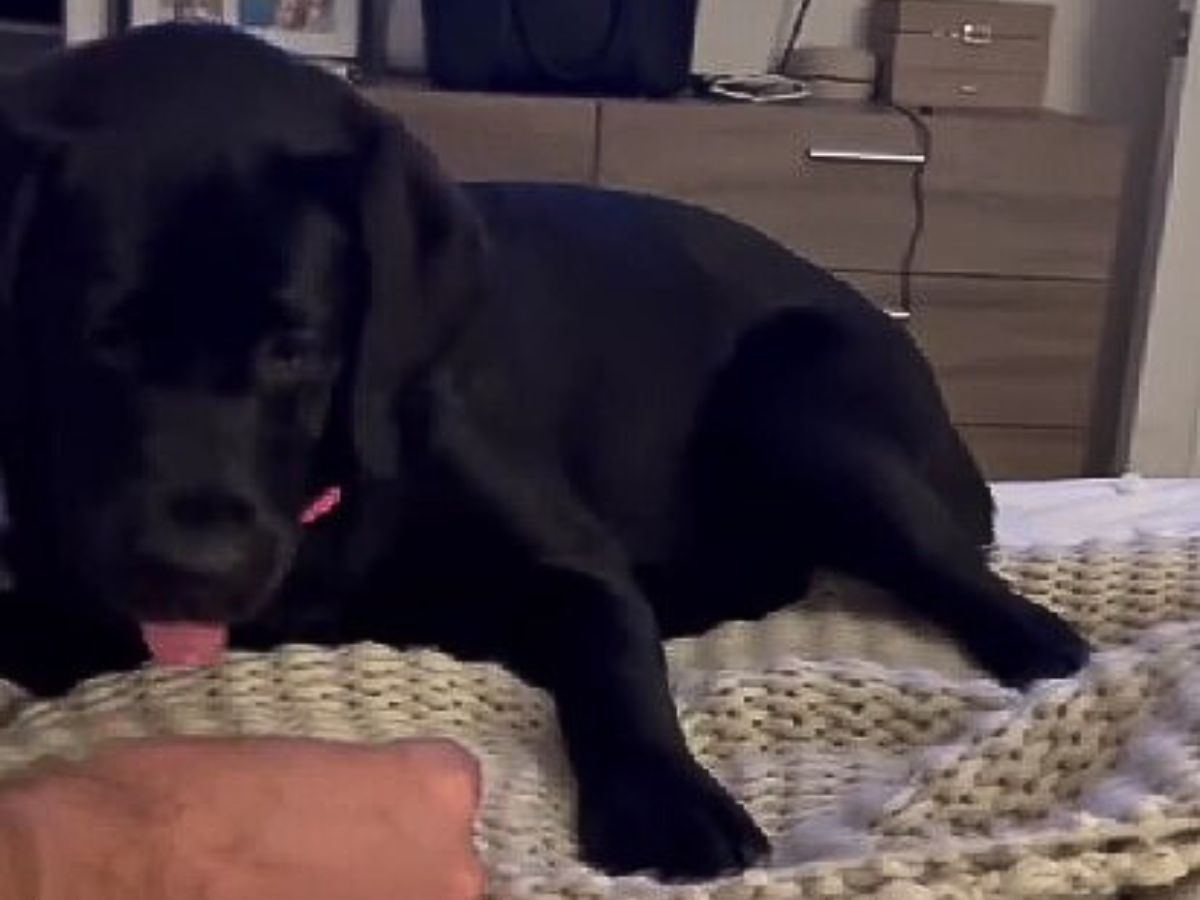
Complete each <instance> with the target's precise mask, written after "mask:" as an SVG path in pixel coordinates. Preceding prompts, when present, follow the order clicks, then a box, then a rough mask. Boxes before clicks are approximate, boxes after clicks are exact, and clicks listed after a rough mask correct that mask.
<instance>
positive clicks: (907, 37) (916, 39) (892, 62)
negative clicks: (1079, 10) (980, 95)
mask: <svg viewBox="0 0 1200 900" xmlns="http://www.w3.org/2000/svg"><path fill="white" fill-rule="evenodd" d="M890 37H891V40H892V41H893V43H892V44H891V45H890V47H888V49H887V52H888V54H889V60H888V63H889V67H890V68H891V69H892V70H893V71H896V72H905V71H910V70H914V69H924V70H931V71H937V70H942V71H956V72H966V73H969V72H974V73H977V74H978V73H983V72H1009V73H1018V72H1019V73H1024V74H1026V75H1034V76H1038V78H1039V80H1041V81H1042V82H1043V83H1044V82H1045V80H1046V66H1047V63H1048V62H1049V52H1050V42H1049V41H1048V40H1046V39H1041V38H1019V39H997V40H994V41H993V42H992V43H990V44H983V45H979V46H975V45H971V44H966V43H963V42H962V41H961V40H955V39H953V38H950V37H945V36H939V35H934V34H917V33H911V34H897V35H891V36H890Z"/></svg>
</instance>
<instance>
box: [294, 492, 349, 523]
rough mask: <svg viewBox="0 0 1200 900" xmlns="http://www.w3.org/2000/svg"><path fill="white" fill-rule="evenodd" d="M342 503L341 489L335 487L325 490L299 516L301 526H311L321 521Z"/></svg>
mask: <svg viewBox="0 0 1200 900" xmlns="http://www.w3.org/2000/svg"><path fill="white" fill-rule="evenodd" d="M341 502H342V489H341V488H340V487H338V486H336V485H334V486H333V487H328V488H325V490H323V491H322V492H321V493H320V494H318V495H317V499H316V500H314V501H313V502H312V503H310V504H309V505H308V509H306V510H304V512H303V513H301V515H300V524H301V525H312V524H315V523H316V522H319V521H321V519H324V518H325V517H326V516H328V515H329V514H330V513H332V512H333V511H334V510H335V509H337V507H338V504H340V503H341Z"/></svg>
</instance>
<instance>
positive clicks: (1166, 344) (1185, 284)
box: [1131, 33, 1200, 477]
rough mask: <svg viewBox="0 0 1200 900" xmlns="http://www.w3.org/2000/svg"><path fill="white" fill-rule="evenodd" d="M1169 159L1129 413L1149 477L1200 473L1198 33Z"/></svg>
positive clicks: (1136, 452)
mask: <svg viewBox="0 0 1200 900" xmlns="http://www.w3.org/2000/svg"><path fill="white" fill-rule="evenodd" d="M1182 80H1183V86H1182V90H1181V97H1180V105H1179V116H1178V133H1177V140H1176V143H1175V146H1174V153H1173V155H1172V156H1171V157H1170V159H1169V160H1168V167H1167V168H1168V185H1169V190H1168V192H1167V198H1166V203H1165V209H1164V211H1163V221H1162V243H1161V245H1160V247H1159V248H1158V252H1157V254H1155V255H1154V257H1153V258H1152V260H1151V269H1150V271H1149V272H1148V273H1147V281H1148V282H1149V285H1150V292H1151V296H1152V298H1153V305H1152V307H1151V310H1150V312H1151V315H1150V321H1149V330H1148V334H1147V339H1146V353H1145V358H1144V362H1143V364H1142V367H1141V370H1140V379H1139V384H1138V403H1137V407H1136V410H1135V413H1134V416H1133V438H1132V452H1131V455H1132V461H1133V464H1134V465H1135V466H1136V467H1137V469H1138V470H1139V471H1143V472H1146V473H1147V474H1151V475H1174V476H1183V475H1189V476H1193V477H1195V476H1197V475H1200V352H1198V351H1197V347H1198V346H1200V302H1198V300H1200V259H1197V254H1196V248H1197V246H1200V35H1197V34H1196V33H1193V36H1192V54H1191V57H1190V58H1189V59H1188V60H1187V63H1186V66H1185V68H1184V72H1183V78H1182Z"/></svg>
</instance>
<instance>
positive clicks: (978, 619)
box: [763, 425, 1088, 686]
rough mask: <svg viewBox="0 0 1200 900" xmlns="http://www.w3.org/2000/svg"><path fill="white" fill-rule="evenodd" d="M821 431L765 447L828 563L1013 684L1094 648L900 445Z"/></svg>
mask: <svg viewBox="0 0 1200 900" xmlns="http://www.w3.org/2000/svg"><path fill="white" fill-rule="evenodd" d="M822 429H823V430H820V431H817V432H816V433H814V432H813V430H811V429H806V430H805V431H804V433H803V435H802V436H801V435H799V434H796V435H793V436H792V438H791V439H785V440H782V441H776V442H774V443H773V445H772V446H771V447H770V448H763V449H764V452H765V454H769V465H770V468H771V471H772V477H773V478H774V479H776V481H777V483H778V484H779V487H780V489H781V490H782V489H784V485H787V488H786V490H787V492H788V494H789V496H791V498H792V499H793V502H794V503H795V504H796V509H797V511H798V513H799V514H800V515H802V516H803V517H804V519H805V520H806V523H807V524H806V527H805V529H804V530H805V533H806V534H807V535H808V536H809V539H810V540H811V541H812V542H813V544H814V550H815V553H816V555H817V558H818V560H819V561H820V562H822V563H825V564H827V565H829V566H830V567H831V568H835V569H840V570H842V571H845V572H848V573H851V574H855V575H859V576H861V577H863V578H866V579H867V580H869V581H872V582H874V583H876V584H878V585H879V586H881V587H884V588H886V589H889V590H891V591H892V592H894V593H895V594H897V595H898V596H899V597H900V598H902V599H903V600H904V601H906V602H907V603H908V604H910V605H911V606H912V607H914V608H915V609H916V610H917V611H919V612H920V613H922V614H923V615H925V616H927V617H928V618H930V619H931V620H933V621H934V622H936V623H937V624H939V625H941V626H942V627H944V628H945V629H947V630H948V631H949V632H950V633H951V634H952V635H953V636H954V637H955V638H956V639H957V640H958V641H959V642H960V643H961V644H962V645H963V647H964V648H965V649H966V650H967V651H968V652H970V653H971V654H972V655H973V656H974V657H975V658H976V659H977V660H978V662H979V663H980V664H982V665H983V666H984V667H985V668H986V669H987V670H988V671H990V672H991V673H992V674H993V675H995V676H996V677H997V678H999V679H1000V680H1001V681H1003V682H1004V683H1005V684H1009V685H1014V686H1023V685H1026V684H1028V683H1029V682H1031V681H1035V680H1037V679H1040V678H1053V677H1062V676H1066V675H1069V674H1072V673H1073V672H1075V671H1076V670H1077V669H1078V668H1079V667H1080V666H1081V665H1083V663H1084V662H1085V660H1086V659H1087V655H1088V647H1087V645H1086V643H1085V642H1084V641H1083V640H1082V639H1081V638H1080V637H1079V636H1078V635H1077V634H1076V633H1075V631H1074V630H1073V629H1072V628H1071V627H1070V626H1069V625H1068V624H1067V623H1066V622H1064V621H1063V620H1062V619H1060V618H1059V617H1058V616H1056V615H1055V614H1054V613H1052V612H1050V611H1049V610H1047V609H1045V608H1043V607H1041V606H1039V605H1037V604H1035V603H1033V602H1031V601H1029V600H1027V599H1026V598H1024V597H1022V596H1020V595H1019V594H1017V593H1015V592H1014V591H1013V590H1012V589H1011V588H1009V587H1008V585H1007V584H1005V582H1004V581H1003V580H1002V579H1001V578H1000V577H999V576H997V575H996V574H995V573H993V572H992V571H991V570H990V569H989V567H988V565H987V560H986V557H985V554H984V551H983V550H982V548H980V547H979V546H978V545H977V544H976V543H975V542H974V541H973V540H972V536H971V535H970V534H969V532H968V529H966V528H965V527H964V525H963V523H962V522H961V521H960V519H959V518H958V517H957V516H956V515H955V514H954V513H952V512H951V510H950V509H949V508H948V506H947V505H946V503H945V502H944V501H943V499H942V497H941V496H939V494H938V492H937V491H935V490H934V489H933V487H932V486H931V485H930V484H929V483H928V482H927V481H926V479H925V478H924V477H923V476H922V475H921V474H920V472H919V470H918V469H917V467H916V465H915V464H914V463H913V462H911V461H910V460H908V459H907V458H906V457H905V456H904V454H903V453H901V452H900V450H899V449H898V448H895V447H891V446H889V444H888V443H887V441H886V440H885V439H881V438H880V437H879V436H878V435H874V434H872V433H870V432H868V431H855V430H853V429H839V428H838V427H837V426H829V425H825V426H822ZM764 461H765V460H764Z"/></svg>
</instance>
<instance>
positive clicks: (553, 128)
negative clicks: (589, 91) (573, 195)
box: [366, 85, 596, 183]
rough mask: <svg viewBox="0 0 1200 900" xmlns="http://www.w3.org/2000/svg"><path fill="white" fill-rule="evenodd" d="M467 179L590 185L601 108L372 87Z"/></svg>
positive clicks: (375, 97)
mask: <svg viewBox="0 0 1200 900" xmlns="http://www.w3.org/2000/svg"><path fill="white" fill-rule="evenodd" d="M366 92H367V95H368V96H369V97H370V98H371V99H372V100H374V101H375V102H376V103H378V104H379V105H380V106H382V107H383V108H385V109H387V110H389V111H391V112H393V113H397V114H398V115H400V116H401V117H402V118H403V119H404V121H405V122H406V123H407V124H408V126H409V128H410V129H411V130H412V132H413V133H414V134H415V135H417V136H418V137H419V138H421V139H422V140H424V141H425V142H426V143H427V144H428V145H429V146H430V147H431V148H432V149H433V150H434V152H435V153H437V155H438V158H439V159H440V160H441V161H442V164H443V165H444V166H445V167H446V169H447V171H449V172H450V174H451V175H453V176H454V177H455V178H459V179H463V180H501V181H503V180H514V181H569V182H583V183H589V182H591V181H592V177H593V169H594V161H595V159H594V157H595V145H596V104H595V103H594V102H592V101H589V100H584V99H574V98H558V97H522V96H513V95H505V94H470V93H462V94H459V93H451V92H439V91H423V90H419V89H416V88H413V87H398V86H386V85H384V86H381V87H377V88H367V91H366Z"/></svg>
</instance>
